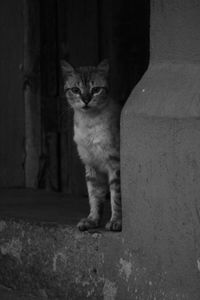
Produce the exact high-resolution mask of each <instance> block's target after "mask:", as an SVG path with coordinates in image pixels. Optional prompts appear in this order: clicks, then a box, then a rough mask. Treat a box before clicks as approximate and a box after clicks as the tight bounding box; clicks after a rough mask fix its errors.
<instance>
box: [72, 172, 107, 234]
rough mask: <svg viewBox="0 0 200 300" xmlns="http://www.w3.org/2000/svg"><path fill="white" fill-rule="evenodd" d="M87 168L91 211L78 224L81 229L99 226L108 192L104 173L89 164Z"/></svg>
mask: <svg viewBox="0 0 200 300" xmlns="http://www.w3.org/2000/svg"><path fill="white" fill-rule="evenodd" d="M85 170H86V183H87V189H88V197H89V204H90V213H89V215H88V217H87V218H84V219H81V220H80V221H79V223H78V224H77V227H78V228H79V230H81V231H84V230H88V229H92V228H97V227H99V225H100V220H101V215H102V210H103V202H104V200H105V197H106V193H107V185H106V180H105V177H104V176H103V174H101V173H98V172H97V171H96V170H95V169H94V168H92V167H89V166H86V167H85Z"/></svg>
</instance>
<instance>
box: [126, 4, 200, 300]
mask: <svg viewBox="0 0 200 300" xmlns="http://www.w3.org/2000/svg"><path fill="white" fill-rule="evenodd" d="M150 40H151V49H150V64H149V68H148V70H147V72H146V73H145V75H144V76H143V78H142V80H141V81H140V82H139V84H138V85H137V86H136V88H135V89H134V90H133V92H132V94H131V95H130V97H129V99H128V101H127V103H126V105H125V107H124V109H123V112H122V119H121V162H122V163H121V173H122V199H123V235H124V243H125V248H126V251H127V253H129V257H132V268H131V275H130V276H133V279H134V281H133V282H134V288H133V290H132V296H133V299H188V300H190V299H193V300H194V299H196V300H197V299H200V1H199V0H173V1H171V0H152V1H151V26H150ZM134 297H135V298H134Z"/></svg>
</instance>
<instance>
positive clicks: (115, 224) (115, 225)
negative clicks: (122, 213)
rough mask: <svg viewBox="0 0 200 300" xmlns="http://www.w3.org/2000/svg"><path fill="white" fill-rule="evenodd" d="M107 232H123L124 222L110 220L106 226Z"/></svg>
mask: <svg viewBox="0 0 200 300" xmlns="http://www.w3.org/2000/svg"><path fill="white" fill-rule="evenodd" d="M106 230H110V231H121V230H122V220H121V219H116V220H110V221H109V222H108V223H107V224H106Z"/></svg>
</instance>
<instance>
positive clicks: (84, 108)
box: [82, 104, 90, 110]
mask: <svg viewBox="0 0 200 300" xmlns="http://www.w3.org/2000/svg"><path fill="white" fill-rule="evenodd" d="M82 109H83V110H88V109H90V106H88V105H87V104H86V105H84V106H83V107H82Z"/></svg>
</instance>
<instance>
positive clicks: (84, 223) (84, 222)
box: [77, 218, 99, 231]
mask: <svg viewBox="0 0 200 300" xmlns="http://www.w3.org/2000/svg"><path fill="white" fill-rule="evenodd" d="M98 226H99V221H98V220H92V219H89V218H84V219H81V220H80V221H79V222H78V224H77V227H78V229H79V230H80V231H85V230H88V229H92V228H97V227H98Z"/></svg>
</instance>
